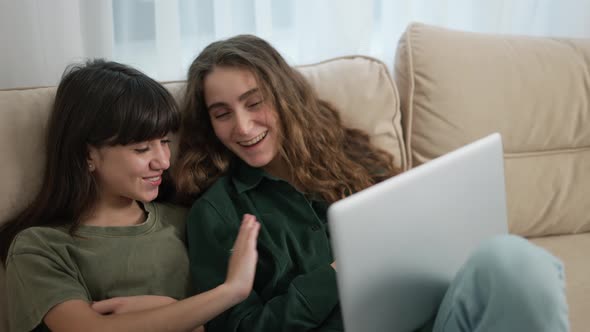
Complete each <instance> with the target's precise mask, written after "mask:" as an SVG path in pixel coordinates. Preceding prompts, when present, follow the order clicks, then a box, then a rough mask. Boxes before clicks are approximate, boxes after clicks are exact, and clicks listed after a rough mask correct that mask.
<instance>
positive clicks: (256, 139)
mask: <svg viewBox="0 0 590 332" xmlns="http://www.w3.org/2000/svg"><path fill="white" fill-rule="evenodd" d="M267 133H268V131H265V132H263V133H262V134H260V135H258V136H256V137H254V138H253V139H251V140H248V141H242V142H238V144H240V145H241V146H252V145H254V144H256V143H258V142H260V141H261V140H262V139H263V138H265V137H266V134H267Z"/></svg>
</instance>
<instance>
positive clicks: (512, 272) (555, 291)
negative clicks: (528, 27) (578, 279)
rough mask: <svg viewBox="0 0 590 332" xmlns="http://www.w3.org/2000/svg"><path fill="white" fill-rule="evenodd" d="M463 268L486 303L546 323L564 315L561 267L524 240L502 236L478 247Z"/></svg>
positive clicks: (552, 257) (557, 261)
mask: <svg viewBox="0 0 590 332" xmlns="http://www.w3.org/2000/svg"><path fill="white" fill-rule="evenodd" d="M466 268H468V269H470V270H471V271H470V272H471V273H473V281H474V282H475V283H476V287H475V289H477V290H478V292H479V293H480V294H479V296H481V297H483V298H488V303H490V304H492V305H498V306H502V307H503V310H504V311H506V312H510V311H514V312H515V313H518V314H519V315H524V316H529V317H528V318H529V319H531V320H533V321H534V320H540V321H539V323H541V321H543V322H544V324H546V323H547V321H546V320H547V319H551V317H555V319H560V318H562V317H560V316H559V315H556V313H563V312H564V311H565V312H567V303H566V300H565V289H564V287H565V286H564V271H563V265H562V263H561V262H560V261H559V260H558V259H557V258H555V257H554V256H553V255H551V254H550V253H549V252H547V251H546V250H544V249H542V248H540V247H538V246H535V245H534V244H532V243H530V242H529V241H528V240H526V239H524V238H521V237H518V236H513V235H505V236H499V237H496V238H493V239H491V240H489V241H487V242H485V243H484V244H482V246H480V248H479V249H478V250H477V251H476V252H475V253H474V254H473V256H472V257H471V258H470V259H469V261H468V264H467V265H466Z"/></svg>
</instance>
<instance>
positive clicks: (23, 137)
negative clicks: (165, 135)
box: [0, 24, 590, 332]
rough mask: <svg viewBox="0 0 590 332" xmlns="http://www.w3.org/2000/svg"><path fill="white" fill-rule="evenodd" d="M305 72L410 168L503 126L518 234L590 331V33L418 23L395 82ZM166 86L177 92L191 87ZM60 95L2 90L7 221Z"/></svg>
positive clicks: (1, 211)
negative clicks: (558, 263)
mask: <svg viewBox="0 0 590 332" xmlns="http://www.w3.org/2000/svg"><path fill="white" fill-rule="evenodd" d="M300 69H301V71H302V72H303V73H304V74H305V75H306V76H307V77H308V78H309V80H310V81H311V82H312V84H313V85H314V86H315V87H316V88H317V90H318V91H319V94H320V95H321V96H322V97H323V98H325V99H327V100H329V101H331V102H333V103H334V104H335V105H336V106H338V107H339V108H340V109H341V110H342V113H343V117H344V119H345V121H346V122H347V123H349V124H350V125H353V126H357V127H360V128H363V129H365V130H367V131H368V132H369V133H370V134H371V136H372V137H373V139H374V141H375V142H376V143H377V144H379V145H380V146H382V147H383V148H385V149H387V150H388V151H390V152H391V153H392V154H393V155H394V156H395V158H396V159H395V160H396V163H397V165H398V166H400V167H401V168H403V169H408V168H410V167H413V166H416V165H419V164H421V163H424V162H426V161H428V160H430V159H432V158H434V157H436V156H439V155H441V154H443V153H445V152H447V151H450V150H452V149H454V148H457V147H459V146H461V145H464V144H466V143H468V142H470V141H473V140H475V139H477V138H480V137H483V136H485V135H487V134H489V133H491V132H495V131H499V132H500V133H501V134H502V135H503V139H504V147H505V168H506V187H507V197H508V210H509V211H508V212H509V223H510V231H511V232H512V233H515V234H520V235H523V236H526V237H529V238H531V240H532V241H533V242H535V243H537V244H539V245H541V246H543V247H545V248H547V249H549V250H550V251H551V252H553V253H554V254H556V255H557V256H559V257H561V258H562V260H563V261H564V262H565V265H566V269H567V294H568V301H569V303H570V316H571V322H572V331H574V332H584V331H588V330H590V316H589V315H587V314H586V312H588V311H589V310H590V278H589V273H590V263H589V261H588V256H586V254H587V253H588V252H590V233H589V231H590V213H585V212H590V211H589V209H588V204H587V202H589V199H588V198H589V197H590V127H589V125H590V41H588V40H556V39H542V38H526V37H507V36H493V35H482V34H475V33H465V32H458V31H451V30H445V29H440V28H435V27H431V26H426V25H420V24H416V25H411V26H410V27H409V28H408V30H407V31H406V33H405V34H404V36H403V37H402V39H401V40H400V42H399V48H398V52H397V57H396V60H395V70H394V75H393V77H395V83H394V80H393V79H392V76H391V75H390V74H389V72H388V71H387V68H386V66H385V65H384V64H382V63H380V62H379V61H376V60H374V59H371V58H367V57H362V56H352V57H343V58H337V59H331V60H328V61H325V62H322V63H319V64H314V65H309V66H302V67H300ZM166 86H167V87H168V88H169V89H170V90H172V91H173V92H174V94H175V95H176V96H178V95H180V93H179V92H180V91H181V90H182V89H183V87H184V84H183V83H182V82H180V83H167V84H166ZM54 94H55V88H36V89H25V90H12V91H0V133H1V134H0V135H2V136H1V138H0V154H1V156H2V157H1V158H0V165H1V168H0V169H1V170H2V172H0V183H2V185H1V186H0V221H2V222H3V221H5V220H6V219H7V218H9V217H10V216H13V215H14V214H15V213H16V211H18V210H19V209H21V208H22V207H23V206H24V205H25V204H26V203H27V202H28V201H30V200H31V198H32V197H33V195H34V193H35V191H36V190H37V188H38V187H39V184H40V174H41V170H42V164H43V160H42V158H41V153H42V146H43V134H44V130H45V123H46V120H47V115H48V112H49V110H50V106H51V102H52V99H53V96H54ZM474 222H477V221H474ZM3 283H4V276H3V273H0V284H3ZM5 302H6V301H5V290H4V287H0V331H5V330H7V327H6V321H5V316H6V314H5V311H6V310H5V308H6V306H9V305H10V304H9V303H5ZM531 332H532V331H531Z"/></svg>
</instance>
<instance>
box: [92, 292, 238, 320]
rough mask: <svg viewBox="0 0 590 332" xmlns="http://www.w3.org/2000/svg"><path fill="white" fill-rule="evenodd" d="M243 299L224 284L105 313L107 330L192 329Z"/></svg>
mask: <svg viewBox="0 0 590 332" xmlns="http://www.w3.org/2000/svg"><path fill="white" fill-rule="evenodd" d="M239 301H240V299H239V298H238V297H237V296H236V295H234V294H232V292H231V291H230V290H229V289H228V288H227V287H226V285H225V284H222V285H220V286H218V287H216V288H214V289H212V290H210V291H207V292H204V293H202V294H199V295H196V296H192V297H189V298H187V299H184V300H182V301H178V302H175V303H172V304H169V305H166V306H162V307H159V308H155V309H149V310H145V311H141V312H135V313H128V314H121V315H107V316H102V317H103V319H104V321H105V325H104V329H103V330H108V331H148V332H149V331H193V330H194V329H196V328H197V327H199V326H201V325H204V324H205V323H206V322H207V321H209V320H211V319H212V318H214V317H215V316H217V315H219V314H221V313H222V312H223V311H225V310H226V309H227V308H229V307H231V306H233V305H235V304H236V303H238V302H239Z"/></svg>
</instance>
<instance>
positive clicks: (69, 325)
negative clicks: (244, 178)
mask: <svg viewBox="0 0 590 332" xmlns="http://www.w3.org/2000/svg"><path fill="white" fill-rule="evenodd" d="M179 126H180V113H179V111H178V109H177V106H176V104H175V101H174V100H173V98H172V96H171V95H170V93H169V92H168V91H167V90H166V89H165V88H164V87H162V86H161V85H160V84H159V83H157V82H156V81H154V80H152V79H150V78H149V77H147V76H146V75H144V74H142V73H141V72H139V71H137V70H135V69H133V68H130V67H128V66H125V65H122V64H119V63H115V62H105V61H103V60H94V61H89V62H88V63H86V64H85V65H78V66H73V67H71V68H69V69H68V70H66V72H65V74H64V76H63V77H62V80H61V82H60V84H59V87H58V89H57V94H56V97H55V103H54V105H53V109H52V113H51V116H50V119H49V125H48V135H47V141H46V143H47V145H46V151H45V152H46V153H45V156H46V167H45V173H44V177H43V184H42V186H41V191H40V193H39V194H38V195H37V196H36V198H35V200H34V201H33V203H32V204H30V206H29V207H28V208H27V209H25V210H24V211H23V212H22V213H20V215H18V216H17V217H16V218H14V220H12V221H11V222H9V223H7V224H4V225H3V226H2V228H1V229H0V255H1V258H2V263H3V264H4V265H5V266H6V278H7V281H6V282H7V291H8V298H9V303H10V306H9V308H8V309H9V310H8V311H9V323H10V324H9V325H10V329H11V330H12V331H31V330H35V331H47V330H51V331H187V330H194V329H201V328H199V326H201V325H202V324H204V323H205V322H206V321H207V320H209V319H211V318H213V317H214V316H215V315H216V314H219V313H221V312H222V311H224V310H225V309H227V308H229V307H230V306H232V305H234V304H236V303H238V302H240V301H241V300H242V299H244V298H245V297H246V296H247V295H248V294H249V292H250V290H251V288H252V282H253V278H254V267H255V264H256V260H257V252H256V239H257V234H258V228H259V224H258V223H257V221H256V219H255V218H254V217H253V216H251V215H246V216H244V218H243V220H242V223H241V227H240V231H239V234H238V235H237V238H236V240H235V243H234V255H233V256H232V260H231V262H230V263H229V265H228V270H227V271H228V272H227V278H226V279H225V280H224V281H223V282H221V283H220V286H219V287H216V288H215V289H213V290H211V291H210V292H207V293H204V294H200V295H198V296H193V297H188V295H189V287H190V282H189V268H188V258H187V254H186V246H185V243H184V240H185V225H184V221H185V215H186V209H184V208H180V207H177V206H173V205H171V204H165V203H154V202H153V201H154V200H155V199H156V197H158V194H159V187H160V184H161V182H162V179H163V177H164V174H165V172H166V170H167V169H168V167H169V166H170V149H169V146H168V144H169V142H170V140H169V138H168V136H169V134H171V133H173V132H175V131H177V129H178V128H179ZM187 297H188V298H187ZM179 300H180V301H179Z"/></svg>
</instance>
